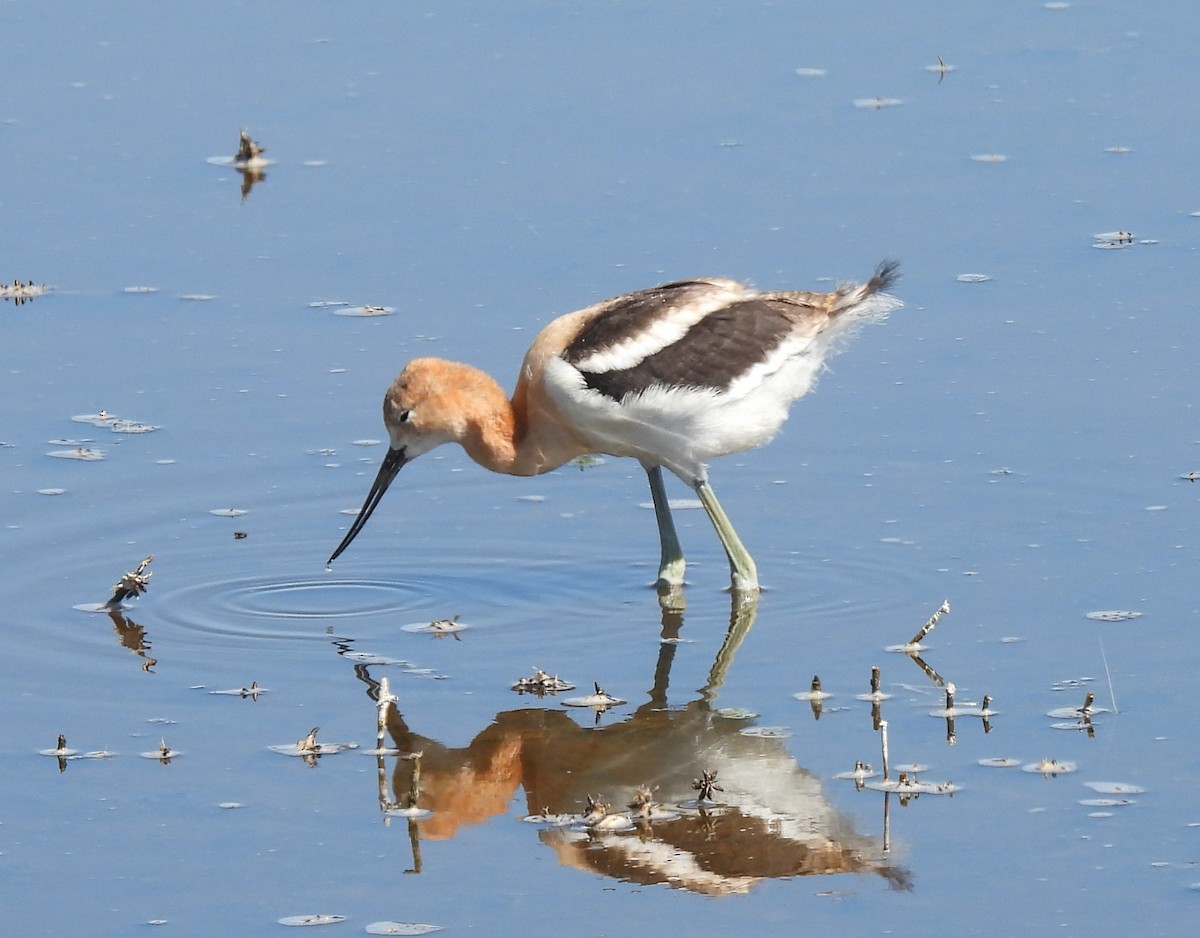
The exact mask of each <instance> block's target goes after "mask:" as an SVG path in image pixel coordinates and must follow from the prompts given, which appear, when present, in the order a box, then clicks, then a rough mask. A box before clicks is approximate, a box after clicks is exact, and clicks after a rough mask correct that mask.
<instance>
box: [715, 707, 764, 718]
mask: <svg viewBox="0 0 1200 938" xmlns="http://www.w3.org/2000/svg"><path fill="white" fill-rule="evenodd" d="M716 713H717V716H719V717H721V718H722V719H725V720H753V719H755V718H757V717H758V714H757V713H755V712H754V711H753V710H747V709H746V708H745V707H719V708H717V711H716Z"/></svg>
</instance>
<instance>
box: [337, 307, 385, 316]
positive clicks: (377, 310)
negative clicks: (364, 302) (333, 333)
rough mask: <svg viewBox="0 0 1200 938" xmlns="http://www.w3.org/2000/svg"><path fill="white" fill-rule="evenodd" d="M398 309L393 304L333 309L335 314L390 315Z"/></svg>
mask: <svg viewBox="0 0 1200 938" xmlns="http://www.w3.org/2000/svg"><path fill="white" fill-rule="evenodd" d="M395 311H396V310H395V308H394V307H391V306H346V307H342V308H339V309H335V310H334V311H333V315H335V316H367V317H369V316H390V315H392V313H394V312H395Z"/></svg>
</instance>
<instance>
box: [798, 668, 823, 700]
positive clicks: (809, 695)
mask: <svg viewBox="0 0 1200 938" xmlns="http://www.w3.org/2000/svg"><path fill="white" fill-rule="evenodd" d="M792 696H793V697H795V698H796V699H797V700H828V699H829V698H830V697H831V696H832V695H831V694H829V693H827V692H826V691H823V690H821V678H820V676H819V675H817V674H814V675H813V679H812V681H810V682H809V685H808V690H805V691H800V692H799V693H796V694H792Z"/></svg>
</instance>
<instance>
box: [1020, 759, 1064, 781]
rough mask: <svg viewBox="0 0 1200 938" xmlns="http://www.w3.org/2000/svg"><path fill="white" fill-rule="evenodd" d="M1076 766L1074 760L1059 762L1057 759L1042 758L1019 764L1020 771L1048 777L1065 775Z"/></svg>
mask: <svg viewBox="0 0 1200 938" xmlns="http://www.w3.org/2000/svg"><path fill="white" fill-rule="evenodd" d="M1077 768H1078V766H1077V765H1075V763H1074V762H1059V761H1058V760H1057V759H1042V760H1041V761H1040V762H1030V763H1029V764H1028V765H1023V766H1021V771H1022V772H1029V773H1030V774H1032V775H1042V776H1045V777H1046V778H1049V777H1050V776H1052V775H1066V774H1067V773H1068V772H1074V771H1075V770H1076V769H1077Z"/></svg>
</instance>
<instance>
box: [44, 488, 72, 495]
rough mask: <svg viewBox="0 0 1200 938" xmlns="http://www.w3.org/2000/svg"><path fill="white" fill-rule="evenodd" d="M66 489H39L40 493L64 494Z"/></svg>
mask: <svg viewBox="0 0 1200 938" xmlns="http://www.w3.org/2000/svg"><path fill="white" fill-rule="evenodd" d="M64 492H66V489H38V494H39V495H62V494H63V493H64Z"/></svg>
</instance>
